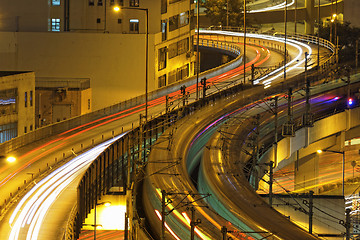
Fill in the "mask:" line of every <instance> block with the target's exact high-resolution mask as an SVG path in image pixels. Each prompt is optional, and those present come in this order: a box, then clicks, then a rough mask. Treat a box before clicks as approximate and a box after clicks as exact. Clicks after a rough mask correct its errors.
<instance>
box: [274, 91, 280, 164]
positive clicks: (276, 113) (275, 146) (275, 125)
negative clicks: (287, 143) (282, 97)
mask: <svg viewBox="0 0 360 240" xmlns="http://www.w3.org/2000/svg"><path fill="white" fill-rule="evenodd" d="M278 100H279V97H278V96H275V109H274V115H275V121H274V128H275V129H274V131H275V136H274V140H275V143H274V163H275V166H276V165H277V142H278Z"/></svg>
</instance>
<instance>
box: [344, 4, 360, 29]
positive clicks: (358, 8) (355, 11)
mask: <svg viewBox="0 0 360 240" xmlns="http://www.w3.org/2000/svg"><path fill="white" fill-rule="evenodd" d="M359 12H360V1H359V0H346V1H345V6H344V21H347V22H351V26H354V27H360V18H359Z"/></svg>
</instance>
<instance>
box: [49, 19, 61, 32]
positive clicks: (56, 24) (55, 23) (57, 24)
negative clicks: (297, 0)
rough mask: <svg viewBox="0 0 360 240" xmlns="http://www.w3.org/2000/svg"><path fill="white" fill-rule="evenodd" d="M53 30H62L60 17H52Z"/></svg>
mask: <svg viewBox="0 0 360 240" xmlns="http://www.w3.org/2000/svg"><path fill="white" fill-rule="evenodd" d="M51 31H53V32H59V31H60V18H53V19H51Z"/></svg>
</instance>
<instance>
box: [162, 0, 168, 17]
mask: <svg viewBox="0 0 360 240" xmlns="http://www.w3.org/2000/svg"><path fill="white" fill-rule="evenodd" d="M166 12H167V0H161V14H164V13H166Z"/></svg>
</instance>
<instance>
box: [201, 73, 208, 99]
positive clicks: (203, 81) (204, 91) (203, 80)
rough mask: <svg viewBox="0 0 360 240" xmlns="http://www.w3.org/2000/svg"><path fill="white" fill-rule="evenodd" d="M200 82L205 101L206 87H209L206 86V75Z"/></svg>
mask: <svg viewBox="0 0 360 240" xmlns="http://www.w3.org/2000/svg"><path fill="white" fill-rule="evenodd" d="M200 83H201V85H202V89H203V94H202V97H203V100H204V101H205V97H206V89H207V86H206V77H204V78H203V79H201V81H200Z"/></svg>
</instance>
